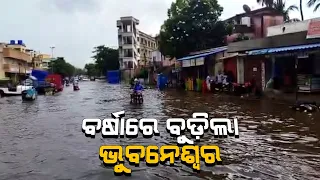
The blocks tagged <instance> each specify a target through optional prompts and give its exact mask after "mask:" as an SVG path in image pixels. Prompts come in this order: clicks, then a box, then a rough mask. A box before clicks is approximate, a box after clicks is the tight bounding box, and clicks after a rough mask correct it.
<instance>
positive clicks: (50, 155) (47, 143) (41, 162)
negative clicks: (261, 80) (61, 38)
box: [0, 82, 320, 180]
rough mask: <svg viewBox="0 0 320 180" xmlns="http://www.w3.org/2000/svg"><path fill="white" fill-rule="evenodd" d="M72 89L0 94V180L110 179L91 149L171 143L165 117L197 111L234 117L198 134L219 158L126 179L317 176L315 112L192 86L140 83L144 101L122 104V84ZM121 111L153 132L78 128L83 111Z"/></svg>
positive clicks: (145, 170) (137, 171) (100, 114)
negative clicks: (149, 123) (233, 123)
mask: <svg viewBox="0 0 320 180" xmlns="http://www.w3.org/2000/svg"><path fill="white" fill-rule="evenodd" d="M80 89H81V90H80V91H78V92H74V91H73V90H72V87H67V88H66V89H65V90H64V91H63V92H62V93H60V94H58V95H55V96H39V97H38V99H37V101H35V102H29V103H22V102H21V97H5V98H1V99H0V179H1V180H2V179H5V180H20V179H21V180H53V179H56V180H67V179H75V180H91V179H92V180H105V179H108V180H113V179H128V177H125V176H123V177H116V176H114V174H113V169H112V168H105V167H104V166H103V165H101V161H100V160H99V155H98V150H99V147H100V146H101V145H107V144H120V145H130V144H142V145H162V144H176V139H173V138H171V137H170V136H169V134H168V133H167V132H166V131H165V120H166V119H168V118H169V117H177V116H179V117H184V118H190V117H191V114H192V113H193V112H197V111H202V112H203V111H205V112H208V113H209V114H210V115H211V117H212V116H216V117H233V116H237V117H238V118H239V131H240V138H239V139H236V138H234V137H230V138H228V139H215V138H214V137H213V136H212V134H210V133H209V134H206V135H205V136H204V138H203V139H202V141H201V143H202V144H206V143H210V144H216V145H218V146H219V147H220V148H221V159H222V165H217V166H214V167H201V168H202V170H203V171H202V172H201V173H199V174H197V173H193V171H192V170H191V169H190V168H188V167H185V166H184V165H180V164H177V165H176V166H175V167H168V166H163V165H159V166H158V167H147V166H144V165H141V166H140V167H139V168H133V173H132V177H130V178H129V179H134V180H135V179H139V180H144V179H152V180H157V179H161V180H163V179H164V180H179V179H271V180H272V179H283V180H291V179H297V180H302V179H308V180H312V179H319V178H320V143H319V138H320V116H319V115H318V114H313V115H310V114H307V113H297V112H294V111H292V110H290V109H288V106H287V105H284V104H275V103H272V102H269V101H266V100H264V101H246V100H240V99H239V98H238V97H226V96H220V95H212V94H209V95H202V94H200V93H193V92H179V91H175V90H170V91H167V92H158V91H156V90H146V91H145V92H144V97H145V103H144V104H143V105H141V106H134V105H130V103H129V99H128V97H129V92H130V90H129V89H128V88H125V87H123V86H120V85H108V84H106V83H104V82H81V83H80ZM121 110H125V111H126V118H128V117H133V118H138V119H139V118H142V117H144V118H148V117H153V118H156V119H158V120H159V128H158V129H159V131H160V135H161V136H160V137H153V138H152V139H151V140H150V139H143V138H142V137H140V136H139V137H138V138H137V139H103V138H101V137H100V135H99V136H97V137H96V138H95V139H91V138H87V137H85V135H84V134H83V133H82V131H81V125H82V120H83V119H84V118H100V119H104V118H107V117H110V114H111V113H112V112H117V111H121Z"/></svg>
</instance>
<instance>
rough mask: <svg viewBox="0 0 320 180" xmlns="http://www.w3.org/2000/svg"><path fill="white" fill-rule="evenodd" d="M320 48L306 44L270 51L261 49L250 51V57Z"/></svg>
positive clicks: (270, 49)
mask: <svg viewBox="0 0 320 180" xmlns="http://www.w3.org/2000/svg"><path fill="white" fill-rule="evenodd" d="M319 47H320V43H316V44H305V45H298V46H286V47H278V48H268V49H259V50H253V51H248V55H265V54H271V53H279V52H287V51H297V50H306V49H314V48H319Z"/></svg>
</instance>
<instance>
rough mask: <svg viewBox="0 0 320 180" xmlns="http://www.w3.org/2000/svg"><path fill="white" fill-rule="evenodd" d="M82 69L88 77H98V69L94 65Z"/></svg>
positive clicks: (90, 64) (87, 65)
mask: <svg viewBox="0 0 320 180" xmlns="http://www.w3.org/2000/svg"><path fill="white" fill-rule="evenodd" d="M84 69H85V70H86V74H87V75H88V76H90V77H95V76H98V75H99V72H98V68H97V66H96V64H94V63H89V64H86V65H85V67H84Z"/></svg>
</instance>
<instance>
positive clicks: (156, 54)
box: [151, 51, 164, 62]
mask: <svg viewBox="0 0 320 180" xmlns="http://www.w3.org/2000/svg"><path fill="white" fill-rule="evenodd" d="M151 54H152V61H155V62H161V61H162V60H163V59H164V58H163V56H162V54H161V53H160V52H159V51H153V52H152V53H151Z"/></svg>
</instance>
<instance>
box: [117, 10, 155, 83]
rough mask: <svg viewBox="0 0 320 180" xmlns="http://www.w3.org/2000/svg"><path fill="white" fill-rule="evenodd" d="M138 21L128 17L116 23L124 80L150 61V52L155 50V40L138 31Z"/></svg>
mask: <svg viewBox="0 0 320 180" xmlns="http://www.w3.org/2000/svg"><path fill="white" fill-rule="evenodd" d="M138 25H139V20H138V19H136V18H134V17H132V16H129V17H121V18H120V20H118V21H117V27H118V45H119V64H120V69H121V70H122V71H123V73H124V74H123V76H124V78H130V77H133V76H134V74H135V71H136V70H137V69H138V68H139V66H146V65H148V64H149V62H150V61H151V60H152V51H154V50H155V49H157V44H156V41H155V38H154V37H152V36H150V35H148V34H146V33H143V32H142V31H139V30H138V28H137V26H138Z"/></svg>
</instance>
